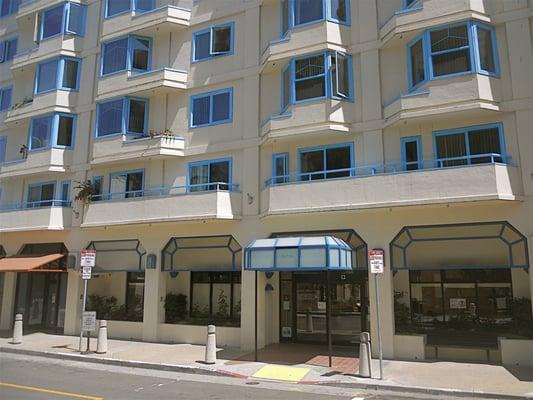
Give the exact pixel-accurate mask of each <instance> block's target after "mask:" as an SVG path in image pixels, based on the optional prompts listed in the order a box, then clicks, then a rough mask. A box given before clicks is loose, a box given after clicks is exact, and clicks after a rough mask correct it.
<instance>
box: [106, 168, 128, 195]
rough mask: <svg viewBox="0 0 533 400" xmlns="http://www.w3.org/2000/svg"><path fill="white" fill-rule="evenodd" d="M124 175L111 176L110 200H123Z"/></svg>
mask: <svg viewBox="0 0 533 400" xmlns="http://www.w3.org/2000/svg"><path fill="white" fill-rule="evenodd" d="M126 179H127V175H126V174H114V175H111V185H110V187H109V191H110V193H114V194H112V195H111V198H112V199H117V198H124V196H125V193H124V192H126Z"/></svg>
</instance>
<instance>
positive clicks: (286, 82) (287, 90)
mask: <svg viewBox="0 0 533 400" xmlns="http://www.w3.org/2000/svg"><path fill="white" fill-rule="evenodd" d="M290 102H291V69H290V68H285V70H284V71H283V103H282V105H281V106H282V108H283V109H284V108H285V107H287V106H288V105H289V103H290Z"/></svg>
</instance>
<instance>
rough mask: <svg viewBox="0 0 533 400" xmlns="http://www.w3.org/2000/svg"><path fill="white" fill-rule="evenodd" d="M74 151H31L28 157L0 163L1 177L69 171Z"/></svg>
mask: <svg viewBox="0 0 533 400" xmlns="http://www.w3.org/2000/svg"><path fill="white" fill-rule="evenodd" d="M72 153H73V151H72V150H67V149H55V148H50V149H45V150H36V151H30V152H29V154H28V157H27V158H23V159H19V160H13V161H6V162H4V163H3V164H0V178H11V177H22V176H28V175H33V174H39V173H46V172H67V171H68V169H69V166H70V165H71V163H72Z"/></svg>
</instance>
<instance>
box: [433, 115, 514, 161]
mask: <svg viewBox="0 0 533 400" xmlns="http://www.w3.org/2000/svg"><path fill="white" fill-rule="evenodd" d="M433 148H434V152H435V159H436V163H437V167H453V166H458V165H470V164H487V163H504V162H506V161H507V156H506V152H505V140H504V134H503V125H502V124H501V123H497V124H488V125H476V126H470V127H466V128H458V129H448V130H444V131H436V132H433Z"/></svg>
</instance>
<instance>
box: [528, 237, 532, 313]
mask: <svg viewBox="0 0 533 400" xmlns="http://www.w3.org/2000/svg"><path fill="white" fill-rule="evenodd" d="M528 247H529V274H528V275H529V299H530V300H531V313H532V314H533V236H530V237H529V246H528Z"/></svg>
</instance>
